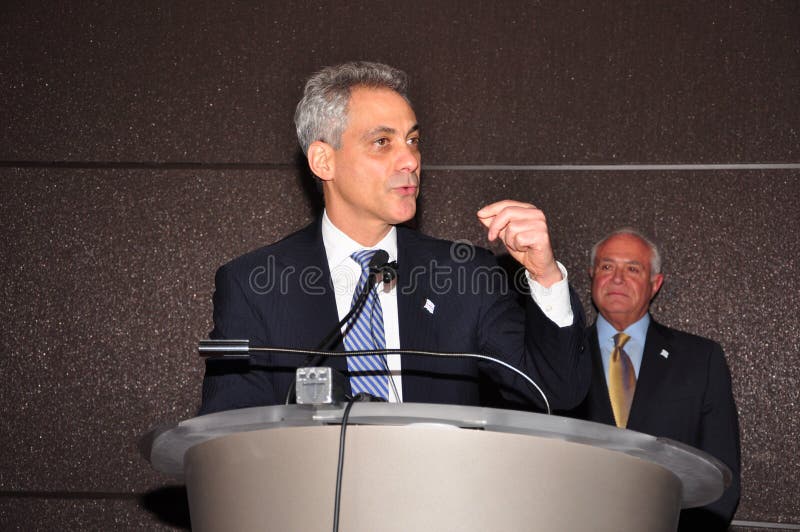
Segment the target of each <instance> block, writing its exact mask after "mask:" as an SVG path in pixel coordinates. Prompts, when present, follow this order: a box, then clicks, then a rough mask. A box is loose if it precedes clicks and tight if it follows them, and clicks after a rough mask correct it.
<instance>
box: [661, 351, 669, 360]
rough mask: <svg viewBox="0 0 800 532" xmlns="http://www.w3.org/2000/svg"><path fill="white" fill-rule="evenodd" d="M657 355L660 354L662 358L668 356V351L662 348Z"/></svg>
mask: <svg viewBox="0 0 800 532" xmlns="http://www.w3.org/2000/svg"><path fill="white" fill-rule="evenodd" d="M659 355H661V356H662V357H664V358H669V351H667V350H666V349H662V350H661V352H660V353H659Z"/></svg>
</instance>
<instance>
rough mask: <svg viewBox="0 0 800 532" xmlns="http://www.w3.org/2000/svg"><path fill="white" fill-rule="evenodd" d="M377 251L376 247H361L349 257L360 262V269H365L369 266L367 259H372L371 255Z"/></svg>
mask: <svg viewBox="0 0 800 532" xmlns="http://www.w3.org/2000/svg"><path fill="white" fill-rule="evenodd" d="M377 252H378V250H377V249H362V250H361V251H356V252H355V253H353V254H352V255H350V258H351V259H353V260H354V261H356V262H357V263H358V264H360V265H361V269H362V270H366V269H367V268H368V267H369V261H371V260H372V257H374V256H375V253H377Z"/></svg>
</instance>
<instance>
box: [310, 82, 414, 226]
mask: <svg viewBox="0 0 800 532" xmlns="http://www.w3.org/2000/svg"><path fill="white" fill-rule="evenodd" d="M332 159H333V172H332V173H331V175H330V176H329V177H330V179H324V186H325V207H326V208H327V210H328V215H329V216H330V217H331V220H332V221H333V222H334V224H336V225H337V226H338V227H339V228H340V229H342V230H344V231H345V232H346V233H348V234H351V236H355V235H354V234H352V230H356V232H358V231H357V230H358V229H359V228H362V229H365V230H368V231H372V230H375V229H382V230H383V232H384V234H385V232H386V231H388V226H389V225H394V224H398V223H402V222H405V221H407V220H410V219H411V218H413V217H414V214H415V213H416V209H417V195H418V194H419V170H420V152H419V128H418V126H417V118H416V115H415V114H414V111H413V109H411V106H409V105H408V102H406V100H405V99H404V98H403V97H402V96H400V95H399V94H398V93H396V92H394V91H392V90H389V89H373V88H364V87H358V88H355V89H353V90H352V92H351V95H350V102H349V105H348V113H347V127H346V129H345V130H344V132H343V133H342V140H341V145H340V148H339V149H338V150H333V155H332Z"/></svg>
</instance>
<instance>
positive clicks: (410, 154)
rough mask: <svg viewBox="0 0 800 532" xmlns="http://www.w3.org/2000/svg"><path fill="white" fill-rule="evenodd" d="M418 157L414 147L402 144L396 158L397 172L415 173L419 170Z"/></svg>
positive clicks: (417, 151)
mask: <svg viewBox="0 0 800 532" xmlns="http://www.w3.org/2000/svg"><path fill="white" fill-rule="evenodd" d="M419 162H420V155H419V150H418V149H417V148H416V147H415V146H410V145H408V144H405V143H404V144H403V145H402V147H401V148H399V153H398V156H397V170H399V171H400V172H403V173H412V172H416V171H417V170H418V169H419Z"/></svg>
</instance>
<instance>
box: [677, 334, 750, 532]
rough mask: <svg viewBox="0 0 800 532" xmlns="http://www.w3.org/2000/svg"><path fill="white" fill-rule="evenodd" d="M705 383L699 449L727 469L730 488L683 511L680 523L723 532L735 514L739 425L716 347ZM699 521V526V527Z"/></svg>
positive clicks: (727, 373) (722, 357)
mask: <svg viewBox="0 0 800 532" xmlns="http://www.w3.org/2000/svg"><path fill="white" fill-rule="evenodd" d="M708 363H709V367H708V374H707V375H708V382H707V386H706V394H705V397H704V398H703V410H702V413H701V421H700V435H699V442H700V445H699V446H700V449H702V450H704V451H706V452H707V453H709V454H711V455H713V456H715V457H717V458H719V459H720V460H721V461H722V462H723V463H725V465H727V466H728V468H730V470H731V473H732V479H731V485H730V486H729V487H728V488H727V489H726V490H725V492H724V493H723V494H722V497H721V498H720V499H718V500H717V501H716V502H714V503H712V504H710V505H708V506H705V507H703V508H700V509H696V510H688V511H684V514H686V515H685V516H684V515H682V517H681V519H682V521H685V520H687V519H691V520H692V523H693V526H698V525H700V524H702V526H704V527H705V529H707V530H727V527H728V525H729V524H730V522H731V520H732V519H733V515H734V514H735V513H736V507H737V506H738V504H739V496H740V493H741V486H740V449H739V421H738V416H737V413H736V404H735V402H734V399H733V391H732V389H731V376H730V371H729V370H728V365H727V364H726V363H725V355H724V354H723V352H722V348H721V347H720V345H719V344H717V343H714V347H713V350H712V353H711V356H710V357H709V361H708ZM701 521H702V523H701Z"/></svg>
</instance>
